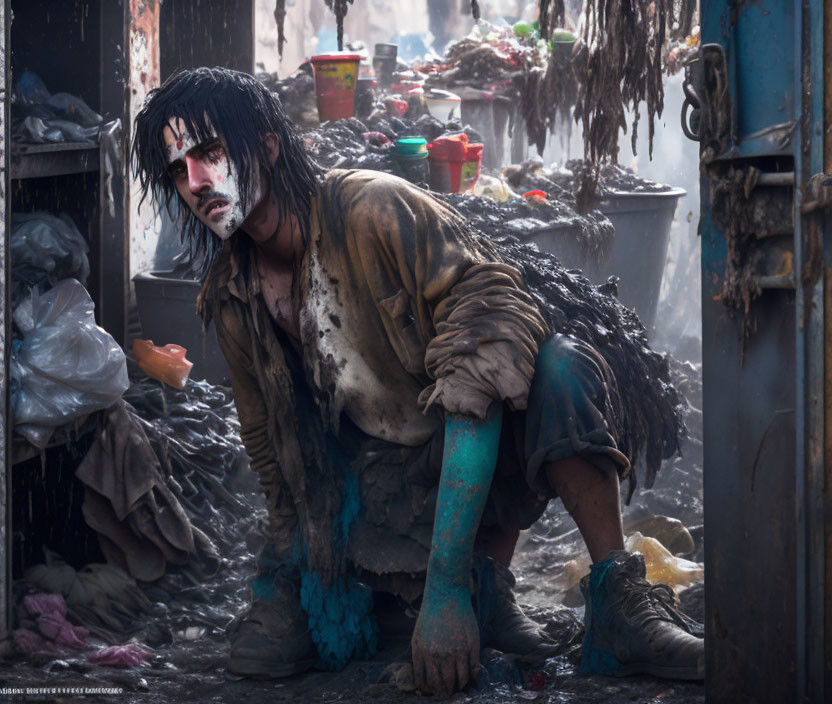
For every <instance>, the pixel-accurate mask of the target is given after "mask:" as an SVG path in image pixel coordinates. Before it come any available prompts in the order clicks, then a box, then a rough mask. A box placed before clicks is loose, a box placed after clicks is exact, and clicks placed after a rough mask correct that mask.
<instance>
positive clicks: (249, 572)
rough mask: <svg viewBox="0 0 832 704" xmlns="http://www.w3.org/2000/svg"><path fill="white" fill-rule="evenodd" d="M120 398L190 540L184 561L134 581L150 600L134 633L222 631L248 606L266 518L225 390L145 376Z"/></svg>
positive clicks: (160, 639)
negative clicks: (143, 624)
mask: <svg viewBox="0 0 832 704" xmlns="http://www.w3.org/2000/svg"><path fill="white" fill-rule="evenodd" d="M124 399H125V401H126V402H127V403H128V409H129V410H131V411H132V412H134V414H135V417H136V418H137V419H138V420H139V422H140V423H141V424H142V427H143V428H144V431H145V433H146V435H147V437H148V439H149V440H150V443H151V445H152V446H153V448H154V450H155V451H156V453H157V455H158V456H159V459H160V461H161V463H162V467H163V470H165V471H166V472H168V473H169V475H170V477H171V481H170V483H169V486H170V488H171V490H172V491H173V493H174V494H175V495H176V498H177V499H178V500H179V502H180V504H181V505H182V507H183V509H184V510H185V512H186V514H187V515H188V518H189V520H190V521H191V526H192V528H193V530H194V541H195V544H196V547H197V550H196V554H195V555H194V556H193V557H192V558H191V559H190V561H189V562H188V564H187V565H184V566H182V567H171V568H169V569H168V571H167V573H166V574H165V576H164V577H163V578H162V579H160V580H158V581H156V582H154V583H153V584H150V585H142V589H143V590H144V591H145V593H146V594H147V596H148V597H149V598H150V600H151V601H153V602H155V604H154V606H153V607H152V609H151V611H150V613H149V614H148V621H149V624H148V627H147V630H146V631H145V633H144V634H143V635H142V637H141V639H142V640H143V641H144V642H147V643H149V644H150V645H156V644H162V643H169V642H171V641H174V640H185V639H190V637H191V634H193V633H194V628H195V627H199V628H200V631H199V632H200V633H201V632H202V630H204V631H205V633H207V634H209V635H217V634H222V633H224V630H225V628H226V627H227V625H228V624H229V622H230V621H231V620H232V619H233V618H234V617H236V616H238V615H239V613H240V612H241V611H242V610H244V609H245V607H247V605H248V597H249V583H250V581H251V579H252V578H253V576H254V573H255V553H256V552H257V551H258V549H259V547H260V546H261V545H262V544H263V542H264V541H265V521H266V508H265V502H264V500H263V497H262V495H261V492H260V487H259V481H258V478H257V475H256V474H255V473H254V472H252V471H251V470H250V469H249V466H248V456H247V455H246V454H245V449H244V448H243V445H242V442H241V440H240V425H239V421H238V419H237V411H236V408H235V407H234V401H233V397H232V396H231V392H230V389H227V388H224V387H221V386H213V385H211V384H209V383H207V382H194V381H188V382H187V384H186V386H185V388H184V389H183V390H177V389H172V388H170V387H162V385H161V384H160V383H159V382H157V381H154V380H150V379H147V378H146V377H145V378H141V379H140V380H138V381H136V382H135V383H134V384H133V385H132V386H131V387H130V388H129V389H128V390H127V392H126V393H125V394H124Z"/></svg>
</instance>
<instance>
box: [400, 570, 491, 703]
mask: <svg viewBox="0 0 832 704" xmlns="http://www.w3.org/2000/svg"><path fill="white" fill-rule="evenodd" d="M410 646H411V651H412V653H413V680H414V684H415V685H416V687H417V689H419V690H421V691H423V692H429V693H431V694H438V695H440V696H445V697H447V696H450V695H451V694H452V693H453V692H456V691H458V690H461V689H462V688H463V687H465V685H467V684H468V682H469V681H470V680H473V679H474V678H475V677H476V676H477V673H478V671H479V660H480V632H479V628H478V626H477V619H476V617H475V616H474V609H473V608H472V606H471V593H470V591H469V590H468V589H461V588H456V587H450V588H448V589H430V590H426V593H425V597H424V599H423V601H422V608H421V610H420V611H419V618H418V620H417V621H416V628H415V630H414V631H413V639H412V640H411V642H410Z"/></svg>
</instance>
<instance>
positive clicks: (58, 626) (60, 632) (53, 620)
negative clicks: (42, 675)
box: [37, 614, 90, 650]
mask: <svg viewBox="0 0 832 704" xmlns="http://www.w3.org/2000/svg"><path fill="white" fill-rule="evenodd" d="M37 623H38V630H39V631H40V632H41V633H42V634H43V635H44V636H46V637H47V638H48V639H49V640H51V641H54V642H55V644H56V645H60V646H63V647H65V648H76V649H77V650H83V649H84V648H86V647H87V638H88V637H89V635H90V633H89V631H88V630H87V629H86V628H82V627H81V626H73V625H72V624H71V623H70V622H69V621H67V620H66V619H65V618H63V617H62V616H57V615H55V614H43V615H42V616H38V619H37Z"/></svg>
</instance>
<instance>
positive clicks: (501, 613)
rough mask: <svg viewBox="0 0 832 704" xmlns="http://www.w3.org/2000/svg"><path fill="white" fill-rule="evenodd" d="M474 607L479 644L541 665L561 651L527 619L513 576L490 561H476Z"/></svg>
mask: <svg viewBox="0 0 832 704" xmlns="http://www.w3.org/2000/svg"><path fill="white" fill-rule="evenodd" d="M476 563H477V567H476V581H477V591H476V605H477V620H478V622H479V624H480V645H481V647H483V648H485V647H489V648H494V649H496V650H499V651H501V652H503V653H511V654H512V655H518V656H520V658H521V659H522V660H524V661H526V662H540V661H542V660H545V659H546V658H550V657H554V656H556V655H558V654H559V653H560V651H561V648H559V645H558V644H557V643H555V642H554V640H552V638H550V637H549V636H548V635H547V634H546V632H545V631H544V630H543V628H542V627H541V626H540V625H539V624H537V623H535V622H534V621H532V620H531V619H530V618H529V617H528V616H526V615H525V614H524V613H523V611H522V610H521V608H520V607H519V606H518V605H517V601H516V600H515V598H514V592H513V589H514V585H515V583H516V581H515V579H514V575H513V574H512V573H511V570H509V568H508V567H506V566H505V565H502V564H500V563H499V562H495V561H494V560H492V559H490V558H482V557H481V556H478V557H477V560H476Z"/></svg>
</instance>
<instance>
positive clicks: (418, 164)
mask: <svg viewBox="0 0 832 704" xmlns="http://www.w3.org/2000/svg"><path fill="white" fill-rule="evenodd" d="M395 154H396V163H397V164H398V165H399V169H400V170H401V172H402V175H403V176H404V178H406V179H407V180H408V181H410V182H411V183H415V184H426V183H427V182H428V142H427V140H426V139H425V138H424V137H402V138H401V139H397V140H396V152H395Z"/></svg>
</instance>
